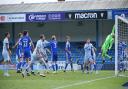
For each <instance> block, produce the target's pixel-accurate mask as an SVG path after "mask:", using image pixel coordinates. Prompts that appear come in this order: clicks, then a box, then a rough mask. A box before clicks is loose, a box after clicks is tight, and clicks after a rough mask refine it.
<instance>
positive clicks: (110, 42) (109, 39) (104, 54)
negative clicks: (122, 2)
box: [101, 26, 115, 63]
mask: <svg viewBox="0 0 128 89" xmlns="http://www.w3.org/2000/svg"><path fill="white" fill-rule="evenodd" d="M114 34H115V27H114V26H113V29H112V33H111V34H109V35H108V36H107V38H106V39H105V42H104V43H103V45H102V47H101V50H102V58H103V63H104V62H105V58H106V57H108V58H109V59H110V60H111V61H112V57H111V56H109V55H108V54H107V52H108V50H110V49H111V48H112V45H113V43H114Z"/></svg>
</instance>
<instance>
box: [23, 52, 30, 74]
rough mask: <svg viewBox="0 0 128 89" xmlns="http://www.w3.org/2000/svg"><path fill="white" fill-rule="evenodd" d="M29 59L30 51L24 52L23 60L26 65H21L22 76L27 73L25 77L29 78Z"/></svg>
mask: <svg viewBox="0 0 128 89" xmlns="http://www.w3.org/2000/svg"><path fill="white" fill-rule="evenodd" d="M30 58H31V55H30V50H24V60H25V61H26V63H25V64H24V65H23V72H22V75H23V74H26V73H27V76H30V74H29V72H30V63H31V62H30V61H31V60H30Z"/></svg>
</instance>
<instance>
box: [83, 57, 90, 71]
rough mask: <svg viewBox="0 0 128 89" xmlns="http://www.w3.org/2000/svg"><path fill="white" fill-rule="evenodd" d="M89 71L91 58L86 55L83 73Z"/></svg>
mask: <svg viewBox="0 0 128 89" xmlns="http://www.w3.org/2000/svg"><path fill="white" fill-rule="evenodd" d="M85 70H86V73H89V59H88V58H87V57H86V56H85V57H84V64H83V73H84V72H85Z"/></svg>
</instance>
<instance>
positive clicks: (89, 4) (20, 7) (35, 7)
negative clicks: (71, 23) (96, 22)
mask: <svg viewBox="0 0 128 89" xmlns="http://www.w3.org/2000/svg"><path fill="white" fill-rule="evenodd" d="M125 8H127V9H128V0H112V1H110V0H109V1H106V0H101V1H100V0H99V1H98V0H96V1H76V2H54V3H31V4H30V3H29V4H27V3H22V4H6V5H0V13H19V12H20V13H21V12H49V11H74V10H75V11H76V10H102V9H103V10H104V9H125Z"/></svg>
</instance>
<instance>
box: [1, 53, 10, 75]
mask: <svg viewBox="0 0 128 89" xmlns="http://www.w3.org/2000/svg"><path fill="white" fill-rule="evenodd" d="M2 56H3V58H4V76H7V77H8V76H10V75H9V73H8V68H9V61H10V56H9V54H8V52H7V51H3V52H2Z"/></svg>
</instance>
